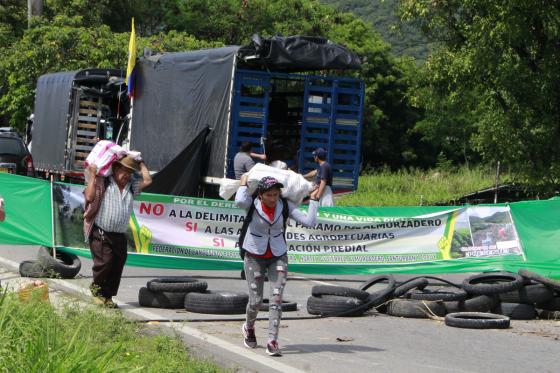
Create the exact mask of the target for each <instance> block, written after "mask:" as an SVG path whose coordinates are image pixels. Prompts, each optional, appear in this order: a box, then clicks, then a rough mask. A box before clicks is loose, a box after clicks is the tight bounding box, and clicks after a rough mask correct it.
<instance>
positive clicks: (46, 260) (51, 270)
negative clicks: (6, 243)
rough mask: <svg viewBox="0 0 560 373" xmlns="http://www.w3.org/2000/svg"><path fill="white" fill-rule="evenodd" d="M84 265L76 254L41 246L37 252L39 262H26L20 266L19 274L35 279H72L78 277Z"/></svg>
mask: <svg viewBox="0 0 560 373" xmlns="http://www.w3.org/2000/svg"><path fill="white" fill-rule="evenodd" d="M81 268H82V263H81V262H80V258H78V257H77V256H76V255H74V254H70V253H66V252H64V251H61V250H56V255H55V256H53V250H52V248H50V247H45V246H41V247H40V248H39V251H38V252H37V260H24V261H22V262H21V263H20V264H19V274H20V276H22V277H33V278H63V279H71V278H74V277H76V276H77V275H78V273H79V272H80V269H81Z"/></svg>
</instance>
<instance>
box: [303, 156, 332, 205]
mask: <svg viewBox="0 0 560 373" xmlns="http://www.w3.org/2000/svg"><path fill="white" fill-rule="evenodd" d="M312 154H313V157H314V158H313V159H314V161H315V162H317V164H318V166H319V167H318V168H317V169H315V170H313V171H310V172H308V173H307V174H305V175H304V177H305V178H310V177H315V190H314V191H313V192H311V195H310V197H311V198H312V199H316V200H319V206H334V199H333V193H332V181H333V172H332V168H331V165H330V164H329V162H327V151H326V150H325V149H323V148H317V149H315V151H314V152H313V153H312Z"/></svg>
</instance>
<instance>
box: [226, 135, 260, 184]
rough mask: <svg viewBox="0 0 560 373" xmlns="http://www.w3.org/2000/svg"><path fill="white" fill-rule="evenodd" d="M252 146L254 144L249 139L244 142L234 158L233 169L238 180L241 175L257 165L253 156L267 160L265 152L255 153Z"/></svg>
mask: <svg viewBox="0 0 560 373" xmlns="http://www.w3.org/2000/svg"><path fill="white" fill-rule="evenodd" d="M252 148H253V144H252V143H250V142H249V141H244V142H242V143H241V147H240V148H239V152H238V153H237V154H236V155H235V157H234V158H233V171H234V172H235V178H236V179H237V180H239V179H241V175H243V174H244V173H245V172H248V171H249V170H250V169H251V168H253V166H254V165H255V161H253V158H257V159H260V160H263V161H266V155H265V154H259V153H253V152H251V149H252Z"/></svg>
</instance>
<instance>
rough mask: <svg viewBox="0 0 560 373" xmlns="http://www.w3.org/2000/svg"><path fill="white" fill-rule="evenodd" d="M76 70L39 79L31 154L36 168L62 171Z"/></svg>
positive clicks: (47, 75)
mask: <svg viewBox="0 0 560 373" xmlns="http://www.w3.org/2000/svg"><path fill="white" fill-rule="evenodd" d="M75 75H76V72H75V71H72V72H60V73H54V74H46V75H42V76H40V77H39V80H38V81H37V91H36V93H35V107H34V111H33V114H34V123H33V134H32V137H33V144H32V146H31V155H32V156H33V162H34V164H35V167H36V168H38V169H46V170H54V171H64V150H65V144H66V131H67V120H68V111H69V99H70V93H71V90H70V89H71V87H72V82H73V80H74V76H75Z"/></svg>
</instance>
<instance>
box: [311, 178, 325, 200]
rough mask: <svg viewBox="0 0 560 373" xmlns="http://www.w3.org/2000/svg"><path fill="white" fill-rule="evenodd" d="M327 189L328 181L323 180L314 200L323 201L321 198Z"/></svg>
mask: <svg viewBox="0 0 560 373" xmlns="http://www.w3.org/2000/svg"><path fill="white" fill-rule="evenodd" d="M326 187H327V180H325V179H321V183H320V184H319V188H318V189H317V190H316V191H315V192H314V198H315V199H321V196H322V195H323V191H324V190H325V188H326Z"/></svg>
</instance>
